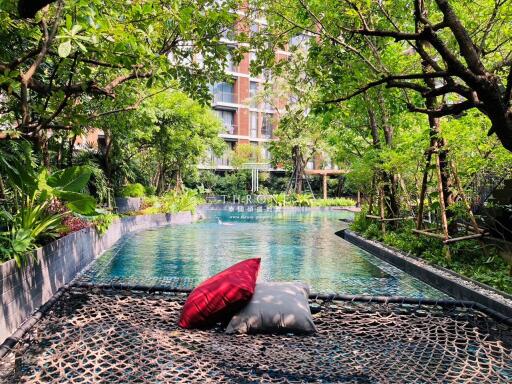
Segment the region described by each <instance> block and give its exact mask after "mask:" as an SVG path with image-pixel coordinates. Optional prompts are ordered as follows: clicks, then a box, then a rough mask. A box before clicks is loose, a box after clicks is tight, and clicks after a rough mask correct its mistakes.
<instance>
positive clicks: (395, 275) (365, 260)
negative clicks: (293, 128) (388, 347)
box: [83, 210, 447, 298]
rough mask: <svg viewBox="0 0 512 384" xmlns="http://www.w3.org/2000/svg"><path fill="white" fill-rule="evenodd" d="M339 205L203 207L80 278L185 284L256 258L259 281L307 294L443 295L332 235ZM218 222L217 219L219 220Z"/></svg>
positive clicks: (124, 243) (126, 245)
mask: <svg viewBox="0 0 512 384" xmlns="http://www.w3.org/2000/svg"><path fill="white" fill-rule="evenodd" d="M350 215H352V213H350V212H346V211H340V210H335V211H312V210H309V211H301V212H287V211H281V212H237V211H233V212H229V211H207V212H206V218H205V220H203V221H201V222H198V223H195V224H191V225H179V226H170V227H163V228H159V229H154V230H148V231H143V232H139V233H134V234H130V235H128V236H125V237H124V238H122V239H121V240H120V241H119V242H118V243H117V244H116V245H115V246H114V247H112V248H111V249H110V250H108V251H107V252H105V253H104V254H103V255H102V256H100V257H99V258H98V259H97V260H96V261H95V262H94V264H93V265H92V267H91V268H90V269H89V270H88V271H87V272H86V273H85V275H84V276H83V279H85V280H86V281H88V282H92V283H98V284H109V283H126V284H134V285H146V286H147V285H166V286H172V287H177V288H191V287H193V286H195V285H196V284H197V283H199V282H200V281H202V280H204V279H206V278H207V277H209V276H212V275H214V274H215V273H217V272H219V271H221V270H223V269H225V268H227V267H228V266H230V265H232V264H233V263H236V262H238V261H241V260H244V259H247V258H251V257H261V270H260V277H259V278H260V280H276V281H290V280H298V281H303V282H306V283H308V284H310V286H311V287H312V291H314V292H337V293H343V294H358V295H359V294H361V295H362V294H365V295H399V296H410V297H427V298H446V297H447V296H446V295H444V294H443V293H441V292H439V291H438V290H436V289H434V288H432V287H431V286H429V285H426V284H424V283H422V282H421V281H419V280H417V279H415V278H413V277H411V276H410V275H408V274H406V273H404V272H402V271H401V270H399V269H397V268H395V267H393V266H391V265H390V264H387V263H385V262H383V261H382V260H380V259H378V258H377V257H375V256H373V255H371V254H369V253H367V252H365V251H363V250H361V249H360V248H358V247H356V246H354V245H352V244H350V243H348V242H346V241H345V240H343V239H341V238H339V237H338V236H336V235H335V232H337V231H339V230H340V229H342V228H344V227H345V226H346V224H345V223H344V222H342V221H341V220H340V219H344V218H348V217H350ZM219 220H220V222H219Z"/></svg>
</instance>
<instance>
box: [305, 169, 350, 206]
mask: <svg viewBox="0 0 512 384" xmlns="http://www.w3.org/2000/svg"><path fill="white" fill-rule="evenodd" d="M348 172H349V171H347V170H345V169H305V170H304V173H305V174H306V175H312V176H322V192H323V198H324V199H327V179H328V178H329V176H336V175H345V174H347V173H348Z"/></svg>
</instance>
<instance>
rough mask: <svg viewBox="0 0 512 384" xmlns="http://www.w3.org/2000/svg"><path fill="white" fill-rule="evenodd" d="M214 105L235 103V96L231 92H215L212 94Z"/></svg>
mask: <svg viewBox="0 0 512 384" xmlns="http://www.w3.org/2000/svg"><path fill="white" fill-rule="evenodd" d="M213 102H214V103H235V94H234V93H233V92H215V93H214V94H213Z"/></svg>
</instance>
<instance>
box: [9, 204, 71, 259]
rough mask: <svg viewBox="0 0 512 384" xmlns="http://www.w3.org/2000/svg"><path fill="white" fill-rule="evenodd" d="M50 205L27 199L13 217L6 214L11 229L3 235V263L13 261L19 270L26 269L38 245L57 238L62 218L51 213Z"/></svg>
mask: <svg viewBox="0 0 512 384" xmlns="http://www.w3.org/2000/svg"><path fill="white" fill-rule="evenodd" d="M49 203H50V202H49V200H45V201H42V202H37V201H36V200H34V199H29V198H28V197H27V198H26V201H24V203H23V204H21V205H20V207H19V209H18V211H17V212H16V213H15V214H14V215H10V214H8V213H7V212H6V211H4V212H3V214H4V217H6V218H8V219H9V220H8V227H9V229H8V231H5V232H1V233H0V250H1V251H2V252H1V260H2V261H6V260H9V259H14V260H16V264H17V265H18V266H23V265H26V264H27V263H28V261H29V258H30V255H31V251H33V250H34V249H35V248H36V247H37V243H38V242H41V241H42V240H44V239H51V238H55V237H57V236H58V234H59V232H60V230H61V229H62V224H61V219H62V214H54V213H50V212H48V206H49Z"/></svg>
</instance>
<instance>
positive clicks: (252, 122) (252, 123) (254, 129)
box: [249, 112, 258, 137]
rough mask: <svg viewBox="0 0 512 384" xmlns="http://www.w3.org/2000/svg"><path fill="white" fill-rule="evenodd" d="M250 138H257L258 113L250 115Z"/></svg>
mask: <svg viewBox="0 0 512 384" xmlns="http://www.w3.org/2000/svg"><path fill="white" fill-rule="evenodd" d="M249 123H250V124H249V125H250V128H251V137H258V112H251V113H250V121H249Z"/></svg>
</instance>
